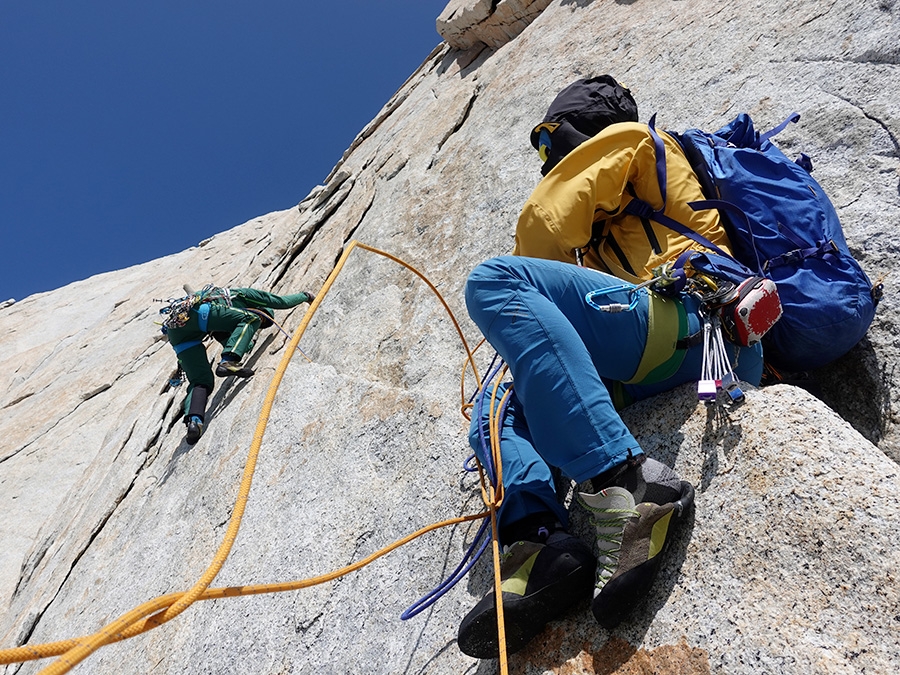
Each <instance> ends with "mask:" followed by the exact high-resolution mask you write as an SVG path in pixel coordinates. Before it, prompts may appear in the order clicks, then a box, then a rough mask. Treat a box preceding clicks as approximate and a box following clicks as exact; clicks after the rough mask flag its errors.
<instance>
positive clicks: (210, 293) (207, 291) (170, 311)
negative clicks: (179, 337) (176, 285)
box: [155, 284, 231, 333]
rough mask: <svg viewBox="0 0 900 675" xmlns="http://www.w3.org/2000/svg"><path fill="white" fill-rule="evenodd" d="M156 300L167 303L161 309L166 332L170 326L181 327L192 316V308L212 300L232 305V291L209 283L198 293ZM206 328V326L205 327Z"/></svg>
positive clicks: (163, 329) (207, 311) (163, 328)
mask: <svg viewBox="0 0 900 675" xmlns="http://www.w3.org/2000/svg"><path fill="white" fill-rule="evenodd" d="M155 302H165V303H167V304H166V306H165V307H163V308H162V309H160V310H159V313H160V314H161V315H162V316H163V317H164V318H163V322H162V332H163V333H165V332H167V331H168V329H169V328H181V327H183V326H184V325H185V324H186V323H187V322H188V319H190V318H191V310H192V309H194V307H197V306H199V305H203V304H205V303H210V302H223V303H225V304H226V305H227V306H229V307H231V291H229V290H228V289H227V288H220V287H218V286H213V285H212V284H207V285H206V286H204V287H203V288H202V289H200V290H199V291H198V292H196V293H188V294H187V295H185V296H183V297H180V298H169V299H168V300H156V301H155ZM206 316H207V317H209V307H208V304H207V309H206ZM204 330H205V327H204Z"/></svg>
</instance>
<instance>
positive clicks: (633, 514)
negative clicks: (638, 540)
mask: <svg viewBox="0 0 900 675" xmlns="http://www.w3.org/2000/svg"><path fill="white" fill-rule="evenodd" d="M581 503H582V506H584V507H585V508H586V509H587V510H588V513H589V514H590V522H591V524H592V525H593V526H594V529H595V531H596V537H597V583H596V586H597V588H603V586H605V585H606V582H607V581H609V579H610V577H612V575H613V574H615V573H616V570H617V569H618V567H619V557H620V554H621V551H622V538H623V536H624V534H625V526H626V525H627V524H628V521H629V520H631V519H632V518H639V517H640V515H641V514H640V512H639V511H637V510H636V509H634V508H613V507H607V506H599V507H598V506H591V505H590V504H588V503H586V502H585V501H584V500H583V499H582V500H581Z"/></svg>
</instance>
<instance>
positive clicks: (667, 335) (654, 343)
mask: <svg viewBox="0 0 900 675" xmlns="http://www.w3.org/2000/svg"><path fill="white" fill-rule="evenodd" d="M648 299H649V316H648V318H647V344H646V345H645V346H644V353H643V355H641V361H640V363H639V364H638V368H637V371H636V372H635V373H634V375H633V376H632V378H631V379H630V380H626V381H625V384H652V383H654V382H660V381H662V380H665V379H666V378H667V377H671V376H672V375H674V374H675V371H677V370H678V368H680V367H681V362H682V361H684V354H685V350H683V349H676V345H677V343H678V340H679V338H682V337H684V336H685V335H687V313H686V312H685V311H684V305H682V304H681V302H680V301H678V300H674V299H672V298H666V297H664V296H662V295H658V294H656V293H654V292H653V291H649V292H648Z"/></svg>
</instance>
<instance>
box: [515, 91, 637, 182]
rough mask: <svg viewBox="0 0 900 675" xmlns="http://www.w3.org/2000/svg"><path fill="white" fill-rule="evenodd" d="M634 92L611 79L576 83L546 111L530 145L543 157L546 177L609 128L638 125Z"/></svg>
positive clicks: (542, 170) (561, 93) (533, 133)
mask: <svg viewBox="0 0 900 675" xmlns="http://www.w3.org/2000/svg"><path fill="white" fill-rule="evenodd" d="M637 121H638V110H637V103H635V101H634V98H633V97H632V95H631V92H630V91H629V90H628V89H626V88H625V87H623V86H622V85H620V84H619V83H618V82H616V81H615V79H613V77H612V76H611V75H598V76H597V77H591V78H587V79H582V80H576V81H575V82H573V83H572V84H570V85H569V86H568V87H566V88H565V89H563V90H562V91H561V92H559V94H557V95H556V98H555V99H553V103H551V104H550V107H549V108H548V109H547V114H546V115H545V116H544V121H543V122H541V123H540V124H538V125H537V126H536V127H535V128H534V129H533V130H532V131H531V144H532V145H533V146H534V148H535V150H537V151H538V152H539V153H540V154H541V159H543V160H544V165H543V166H542V167H541V174H542V175H545V176H546V175H547V172H548V171H550V169H552V168H553V167H554V166H556V165H557V164H558V163H559V161H560V160H561V159H562V158H563V157H565V156H566V155H568V154H569V153H570V152H572V150H574V149H575V148H577V147H578V146H579V145H581V144H582V143H584V142H585V141H586V140H588V139H589V138H592V137H593V136H596V135H597V134H599V133H600V132H601V131H603V130H604V129H605V128H606V127H608V126H609V125H610V124H616V123H617V122H637Z"/></svg>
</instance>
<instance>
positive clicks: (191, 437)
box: [184, 415, 203, 445]
mask: <svg viewBox="0 0 900 675" xmlns="http://www.w3.org/2000/svg"><path fill="white" fill-rule="evenodd" d="M202 435H203V420H202V419H201V418H200V417H199V416H197V415H191V417H190V418H189V419H188V420H187V434H186V435H185V437H184V440H186V441H187V444H188V445H194V444H195V443H196V442H197V441H199V440H200V437H201V436H202Z"/></svg>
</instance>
